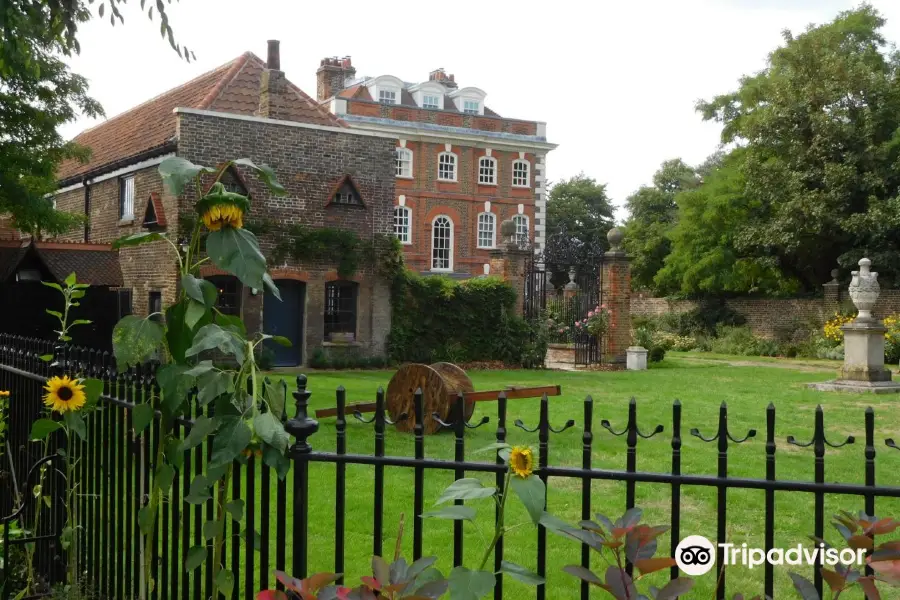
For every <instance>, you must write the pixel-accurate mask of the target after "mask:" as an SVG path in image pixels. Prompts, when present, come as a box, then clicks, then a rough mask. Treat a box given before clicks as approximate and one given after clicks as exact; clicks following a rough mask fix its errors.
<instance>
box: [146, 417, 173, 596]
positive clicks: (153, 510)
mask: <svg viewBox="0 0 900 600" xmlns="http://www.w3.org/2000/svg"><path fill="white" fill-rule="evenodd" d="M159 434H160V439H158V440H156V442H157V443H156V459H155V460H154V461H153V477H152V482H151V485H152V487H153V491H152V492H151V493H150V503H149V504H148V505H147V510H148V511H149V512H150V527H149V532H148V533H147V534H145V535H144V556H143V558H144V576H143V577H142V579H141V598H142V599H143V600H147V599H148V598H149V597H150V591H151V589H152V587H151V581H152V580H151V577H152V566H153V558H152V557H153V543H154V541H155V535H154V534H155V533H156V516H157V513H158V512H159V499H160V496H161V494H162V490H160V489H159V486H158V485H157V484H156V468H157V467H158V466H159V465H160V463H162V461H163V452H164V451H165V445H164V444H163V443H162V440H164V439H165V438H166V437H167V436H168V434H169V432H168V427H167V426H166V423H165V420H163V422H162V423H161V427H160V432H159ZM145 435H149V431H148V432H147V433H146V434H145Z"/></svg>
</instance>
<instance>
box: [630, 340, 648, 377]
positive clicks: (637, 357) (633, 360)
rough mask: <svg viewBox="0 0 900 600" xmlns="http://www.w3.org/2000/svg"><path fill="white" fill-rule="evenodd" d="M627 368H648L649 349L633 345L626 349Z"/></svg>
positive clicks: (635, 369)
mask: <svg viewBox="0 0 900 600" xmlns="http://www.w3.org/2000/svg"><path fill="white" fill-rule="evenodd" d="M626 355H627V356H626V359H625V368H626V369H628V370H629V371H646V370H647V349H646V348H641V347H640V346H631V347H629V348H628V350H627V351H626Z"/></svg>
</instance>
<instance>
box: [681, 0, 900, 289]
mask: <svg viewBox="0 0 900 600" xmlns="http://www.w3.org/2000/svg"><path fill="white" fill-rule="evenodd" d="M883 25H884V19H883V18H882V17H881V16H880V15H879V14H878V12H877V11H875V10H874V9H873V8H872V7H871V6H868V5H863V6H861V7H860V8H859V9H857V10H853V11H847V12H842V13H840V14H839V15H838V17H837V18H836V19H835V20H834V21H833V22H831V23H828V24H825V25H822V26H819V27H811V28H809V29H808V30H807V31H806V32H804V33H803V34H801V35H797V36H794V35H793V34H792V33H791V32H789V31H785V32H784V45H783V46H782V47H780V48H778V49H777V50H775V51H774V52H773V53H772V54H771V55H770V57H769V61H768V66H767V67H766V69H764V70H763V71H762V72H760V73H758V74H756V75H753V76H748V77H744V78H743V79H742V80H741V84H740V87H739V88H738V90H737V91H735V92H732V93H729V94H725V95H722V96H718V97H716V98H713V99H712V100H710V101H706V102H700V103H699V104H698V110H699V111H700V112H701V113H702V114H703V116H704V118H705V119H712V120H716V121H718V122H720V123H722V124H723V127H724V128H723V133H722V141H723V142H724V143H726V144H737V145H739V146H742V147H743V148H744V151H743V152H741V153H739V154H737V155H732V157H731V159H730V160H729V161H728V165H727V166H726V167H723V168H725V169H727V170H728V171H729V172H730V171H731V170H732V169H737V170H738V171H739V172H740V176H741V177H742V178H743V182H744V187H743V189H742V190H731V189H730V188H729V190H728V195H731V192H732V191H734V192H740V193H739V196H741V198H742V199H741V206H742V209H741V210H743V211H744V214H743V218H741V219H739V220H733V221H732V220H729V219H709V220H701V221H700V222H698V223H697V224H694V225H692V224H689V223H680V224H679V227H680V229H679V232H678V237H674V238H673V242H674V244H675V246H676V248H677V246H678V245H679V244H688V245H689V246H690V247H691V248H693V249H694V250H696V248H698V247H699V245H698V243H697V242H696V241H695V240H693V239H692V236H694V237H696V239H697V240H701V239H705V238H706V237H708V236H710V235H712V234H715V235H717V236H718V237H719V238H720V239H726V238H727V239H728V241H729V243H731V244H732V246H731V249H730V251H733V252H734V254H735V257H737V259H739V260H748V261H751V262H753V264H757V265H758V264H761V263H765V264H767V265H770V268H772V269H776V270H777V271H778V272H779V273H780V277H779V280H780V281H781V282H782V283H783V284H786V287H787V288H788V289H789V288H792V287H799V288H801V289H806V290H815V289H818V286H819V285H821V284H822V282H824V281H826V280H827V278H828V273H829V271H830V270H831V269H833V268H834V267H835V264H836V263H837V262H840V264H842V265H843V266H845V267H846V266H850V265H852V264H854V263H855V261H856V260H858V259H859V258H860V256H861V255H862V254H863V253H869V254H873V256H877V257H878V262H877V263H876V264H878V266H879V271H881V272H883V273H884V274H885V275H886V276H887V277H888V278H896V277H897V274H898V265H900V229H898V227H897V225H898V224H900V223H898V222H897V221H898V217H896V215H897V214H898V213H897V208H898V207H900V200H898V193H900V131H898V125H900V54H898V53H897V52H896V51H895V50H894V49H893V47H891V46H889V45H888V44H887V42H886V40H885V39H884V37H883V36H882V34H881V32H880V30H881V28H882V27H883ZM736 160H740V161H741V162H740V163H738V164H735V163H734V161H736ZM719 177H721V176H719ZM731 181H733V182H734V181H736V179H734V178H732V179H731ZM705 187H706V185H704V188H705ZM718 189H719V191H721V188H718ZM711 194H712V191H711V190H702V191H701V192H699V195H697V196H695V197H693V198H692V201H696V200H698V198H700V197H704V196H705V197H706V198H707V199H709V202H711V203H712V204H713V205H719V206H721V203H720V202H719V200H720V199H716V198H713V197H712V196H711ZM686 202H687V201H686ZM679 205H680V206H682V203H681V202H679ZM682 208H684V207H683V206H682ZM685 216H686V215H685V214H682V215H681V219H682V220H683V219H684V218H685ZM726 226H727V227H733V228H734V229H733V230H729V231H726V230H723V229H719V230H716V231H701V227H726ZM711 252H716V253H718V252H721V250H711ZM876 253H877V254H876ZM674 254H675V252H673V255H674ZM685 254H686V252H679V256H683V255H685ZM687 254H689V252H687ZM676 264H680V265H681V266H682V267H687V265H685V264H683V263H681V262H680V261H679V260H675V259H673V261H672V262H671V264H670V265H669V266H670V267H671V268H670V269H668V274H667V275H666V276H665V277H663V278H664V279H667V280H669V278H670V276H674V275H675V273H674V271H673V269H674V268H675V265H676ZM683 275H684V276H685V277H686V278H687V271H685V272H684V273H683ZM718 280H719V284H720V285H721V286H722V289H731V290H734V291H751V290H753V289H756V288H757V286H756V285H755V284H754V283H752V282H754V281H758V279H757V278H755V277H749V278H747V277H738V276H737V275H736V274H730V275H727V276H722V277H720V278H718ZM700 281H703V282H706V283H700ZM726 281H729V282H730V283H728V284H727V285H726ZM719 284H717V285H719ZM709 285H712V283H711V281H710V280H708V279H706V278H701V279H699V280H696V281H695V280H693V279H690V278H687V279H685V281H684V282H683V283H682V285H681V286H680V287H681V288H682V289H689V290H692V291H696V290H698V289H705V288H707V287H708V286H709Z"/></svg>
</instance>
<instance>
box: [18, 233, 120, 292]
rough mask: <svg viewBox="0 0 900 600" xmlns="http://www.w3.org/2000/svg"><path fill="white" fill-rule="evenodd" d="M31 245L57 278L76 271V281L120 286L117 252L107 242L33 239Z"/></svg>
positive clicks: (60, 278)
mask: <svg viewBox="0 0 900 600" xmlns="http://www.w3.org/2000/svg"><path fill="white" fill-rule="evenodd" d="M34 247H35V250H37V254H38V256H39V257H40V258H41V260H43V261H44V264H45V265H47V268H48V269H49V270H50V273H52V274H53V277H55V278H56V280H57V281H63V280H64V279H65V278H66V277H68V276H69V274H70V273H76V274H77V275H78V281H82V282H84V283H89V284H91V285H108V286H120V285H122V269H121V267H120V266H119V253H118V252H116V251H115V250H113V249H112V248H111V247H110V246H108V245H105V244H66V243H58V242H34Z"/></svg>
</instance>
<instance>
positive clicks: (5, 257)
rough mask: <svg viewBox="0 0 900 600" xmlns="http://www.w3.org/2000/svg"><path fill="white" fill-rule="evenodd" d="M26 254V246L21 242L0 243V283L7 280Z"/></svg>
mask: <svg viewBox="0 0 900 600" xmlns="http://www.w3.org/2000/svg"><path fill="white" fill-rule="evenodd" d="M26 252H28V245H27V244H23V243H22V242H21V241H18V240H16V241H0V282H5V281H6V280H7V279H9V277H10V275H12V274H13V273H14V272H15V270H16V267H17V266H19V263H20V262H21V261H22V257H23V256H25V253H26Z"/></svg>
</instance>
